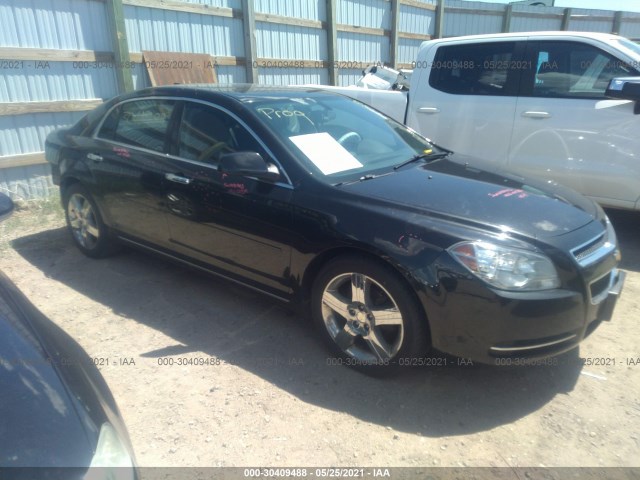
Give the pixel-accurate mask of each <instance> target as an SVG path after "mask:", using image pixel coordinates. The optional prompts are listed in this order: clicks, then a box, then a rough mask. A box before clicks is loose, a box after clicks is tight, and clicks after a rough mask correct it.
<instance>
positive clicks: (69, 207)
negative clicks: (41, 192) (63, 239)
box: [64, 184, 112, 258]
mask: <svg viewBox="0 0 640 480" xmlns="http://www.w3.org/2000/svg"><path fill="white" fill-rule="evenodd" d="M64 198H65V213H66V218H67V227H68V229H69V232H70V233H71V237H72V238H73V241H74V243H75V244H76V246H77V247H78V248H79V249H80V251H81V252H82V253H84V254H85V255H87V256H89V257H93V258H100V257H104V256H106V255H108V254H109V253H111V251H112V244H111V240H110V238H109V235H108V231H107V227H106V226H105V224H104V223H103V221H102V218H101V217H100V212H99V211H98V208H97V207H96V204H95V202H94V201H93V199H92V198H91V195H90V194H89V193H88V192H87V191H86V189H85V188H84V187H82V186H81V185H79V184H74V185H71V186H70V187H69V188H68V189H67V191H66V192H65V196H64Z"/></svg>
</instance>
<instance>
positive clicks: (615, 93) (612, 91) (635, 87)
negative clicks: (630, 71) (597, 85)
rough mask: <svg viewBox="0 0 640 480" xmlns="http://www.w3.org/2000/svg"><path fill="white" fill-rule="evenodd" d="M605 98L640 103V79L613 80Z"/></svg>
mask: <svg viewBox="0 0 640 480" xmlns="http://www.w3.org/2000/svg"><path fill="white" fill-rule="evenodd" d="M604 94H605V96H607V97H610V98H619V99H621V100H634V101H636V102H640V77H621V78H612V79H611V81H610V82H609V86H608V87H607V90H606V91H605V92H604Z"/></svg>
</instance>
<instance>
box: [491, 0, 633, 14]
mask: <svg viewBox="0 0 640 480" xmlns="http://www.w3.org/2000/svg"><path fill="white" fill-rule="evenodd" d="M483 1H485V2H491V3H509V1H510V0H483ZM555 6H556V7H573V8H595V9H598V10H626V11H627V12H640V0H556V3H555Z"/></svg>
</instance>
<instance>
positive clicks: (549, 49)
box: [529, 42, 638, 98]
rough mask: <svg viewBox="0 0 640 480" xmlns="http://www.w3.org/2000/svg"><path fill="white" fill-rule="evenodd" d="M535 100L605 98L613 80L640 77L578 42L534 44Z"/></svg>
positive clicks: (604, 53)
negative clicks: (540, 98) (605, 93)
mask: <svg viewBox="0 0 640 480" xmlns="http://www.w3.org/2000/svg"><path fill="white" fill-rule="evenodd" d="M534 45H535V48H534V50H533V57H532V58H533V60H534V62H535V75H534V76H533V78H532V79H531V80H530V81H531V82H532V85H529V87H530V88H531V92H532V93H531V94H532V96H534V97H552V98H604V91H605V90H606V89H607V85H608V84H609V81H610V80H611V79H612V78H614V77H627V76H632V75H637V74H638V73H637V72H636V71H635V70H634V69H633V68H631V67H630V66H629V65H627V64H626V63H624V62H623V61H621V60H619V59H617V58H615V57H613V56H612V55H609V54H608V53H606V52H604V51H602V50H600V49H599V48H597V47H594V46H591V45H585V44H582V43H577V42H540V43H536V44H534Z"/></svg>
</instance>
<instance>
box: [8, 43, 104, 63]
mask: <svg viewBox="0 0 640 480" xmlns="http://www.w3.org/2000/svg"><path fill="white" fill-rule="evenodd" d="M0 59H2V60H26V61H50V62H113V53H112V52H95V51H93V50H55V49H49V48H15V47H0Z"/></svg>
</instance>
